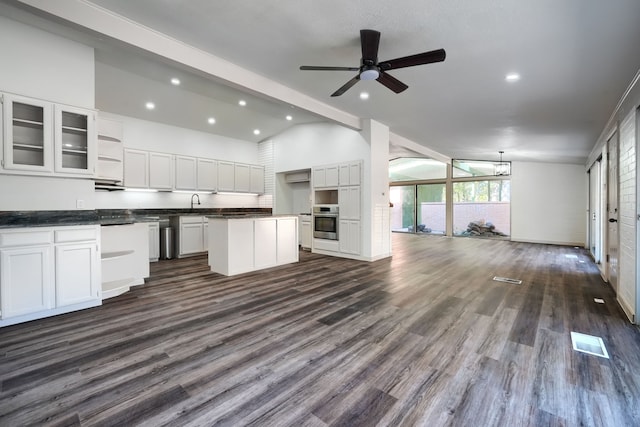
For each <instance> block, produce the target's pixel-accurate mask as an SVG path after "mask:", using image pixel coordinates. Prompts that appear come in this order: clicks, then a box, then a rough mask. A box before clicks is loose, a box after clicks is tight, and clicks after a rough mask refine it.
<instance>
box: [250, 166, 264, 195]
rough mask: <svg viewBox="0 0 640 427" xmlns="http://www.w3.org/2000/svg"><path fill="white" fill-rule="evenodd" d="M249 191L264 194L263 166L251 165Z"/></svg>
mask: <svg viewBox="0 0 640 427" xmlns="http://www.w3.org/2000/svg"><path fill="white" fill-rule="evenodd" d="M249 192H251V193H256V194H264V166H255V165H252V166H251V184H250V188H249Z"/></svg>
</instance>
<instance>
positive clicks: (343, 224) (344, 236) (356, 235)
mask: <svg viewBox="0 0 640 427" xmlns="http://www.w3.org/2000/svg"><path fill="white" fill-rule="evenodd" d="M338 226H339V227H340V228H339V234H338V235H339V238H340V252H342V253H345V254H353V255H360V221H349V220H340V223H339V225H338Z"/></svg>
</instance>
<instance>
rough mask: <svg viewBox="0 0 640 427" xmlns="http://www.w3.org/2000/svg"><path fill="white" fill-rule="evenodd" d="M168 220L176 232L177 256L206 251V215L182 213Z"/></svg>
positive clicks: (181, 256)
mask: <svg viewBox="0 0 640 427" xmlns="http://www.w3.org/2000/svg"><path fill="white" fill-rule="evenodd" d="M170 222H171V226H172V227H173V228H174V230H175V232H176V252H177V256H178V258H183V257H186V256H190V255H197V254H201V253H203V252H206V251H207V247H208V228H207V226H208V223H207V218H206V217H203V216H189V215H183V216H179V217H173V218H171V220H170Z"/></svg>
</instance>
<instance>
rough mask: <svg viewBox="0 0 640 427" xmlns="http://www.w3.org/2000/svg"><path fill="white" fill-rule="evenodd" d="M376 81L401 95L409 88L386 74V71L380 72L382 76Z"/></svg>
mask: <svg viewBox="0 0 640 427" xmlns="http://www.w3.org/2000/svg"><path fill="white" fill-rule="evenodd" d="M376 80H378V81H379V82H380V83H382V84H383V85H385V86H386V87H388V88H389V89H391V90H392V91H394V92H395V93H400V92H402V91H403V90H405V89H407V88H408V87H409V86H407V85H406V84H404V83H402V82H401V81H400V80H398V79H396V78H395V77H393V76H392V75H390V74H387V73H385V72H384V71H381V72H380V76H379V77H378V78H377V79H376Z"/></svg>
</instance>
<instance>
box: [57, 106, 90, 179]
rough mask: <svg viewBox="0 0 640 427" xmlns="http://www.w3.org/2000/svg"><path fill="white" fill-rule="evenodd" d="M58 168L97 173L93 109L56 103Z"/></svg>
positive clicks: (80, 172) (66, 170)
mask: <svg viewBox="0 0 640 427" xmlns="http://www.w3.org/2000/svg"><path fill="white" fill-rule="evenodd" d="M54 126H55V144H54V146H55V150H56V152H55V170H56V172H64V173H73V174H78V175H89V176H91V175H94V174H95V164H96V159H97V153H96V144H97V143H96V118H95V113H94V112H93V111H89V110H85V109H82V108H74V107H67V106H61V105H56V107H55V119H54Z"/></svg>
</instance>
